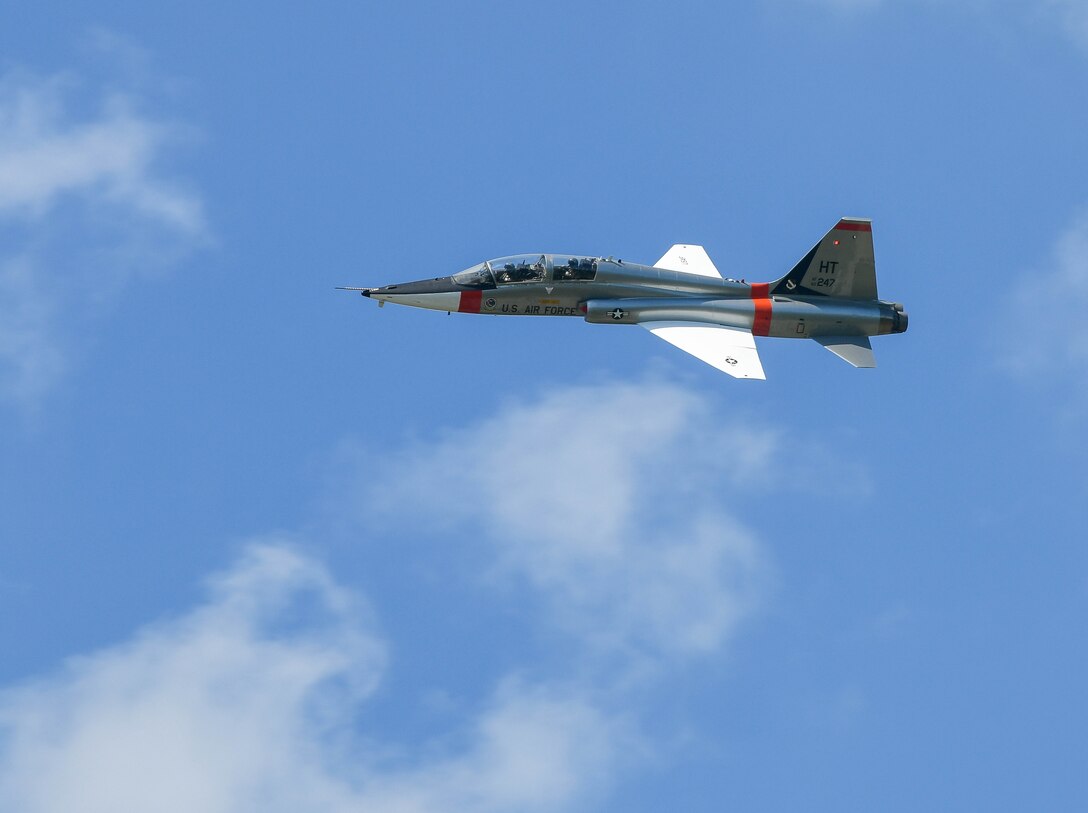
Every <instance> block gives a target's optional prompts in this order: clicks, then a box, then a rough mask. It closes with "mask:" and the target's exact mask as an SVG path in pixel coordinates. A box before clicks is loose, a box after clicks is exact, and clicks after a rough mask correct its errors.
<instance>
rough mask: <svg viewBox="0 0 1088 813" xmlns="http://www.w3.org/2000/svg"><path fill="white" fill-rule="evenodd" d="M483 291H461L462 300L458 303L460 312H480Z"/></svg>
mask: <svg viewBox="0 0 1088 813" xmlns="http://www.w3.org/2000/svg"><path fill="white" fill-rule="evenodd" d="M483 298H484V292H483V291H461V301H460V302H459V303H458V305H457V312H458V313H479V312H480V302H481V301H482V300H483Z"/></svg>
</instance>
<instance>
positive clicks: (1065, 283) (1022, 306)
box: [999, 212, 1088, 382]
mask: <svg viewBox="0 0 1088 813" xmlns="http://www.w3.org/2000/svg"><path fill="white" fill-rule="evenodd" d="M1086 309H1088V212H1084V213H1082V214H1080V215H1079V216H1078V217H1076V218H1074V220H1073V222H1072V223H1071V224H1070V225H1069V227H1068V228H1067V229H1066V231H1065V232H1064V233H1063V234H1062V235H1061V236H1060V237H1059V238H1058V240H1057V242H1056V244H1055V246H1054V248H1053V250H1052V251H1051V256H1050V258H1049V261H1048V262H1047V264H1046V265H1045V267H1043V268H1040V269H1036V270H1034V271H1032V272H1029V273H1028V274H1027V275H1026V276H1025V279H1024V281H1023V282H1022V283H1021V285H1020V286H1019V287H1018V288H1017V289H1016V290H1015V291H1014V292H1013V295H1012V301H1011V305H1010V308H1009V313H1008V314H1007V315H1006V317H1005V318H1004V319H1002V320H1000V321H1001V323H1002V324H1003V325H1006V326H1011V327H1012V328H1013V329H1012V330H1008V331H1005V332H1004V333H1003V334H1002V335H1001V337H1000V341H1001V343H1002V346H1001V347H1000V348H999V352H1000V358H1001V363H1002V365H1003V366H1006V367H1008V368H1009V369H1011V370H1012V372H1013V373H1015V374H1016V375H1017V376H1019V377H1021V378H1023V379H1025V380H1030V381H1043V380H1052V381H1058V382H1068V381H1077V382H1079V381H1080V380H1081V379H1083V377H1084V376H1085V374H1088V334H1086V333H1085V332H1084V330H1083V329H1082V328H1081V327H1080V324H1081V320H1082V315H1083V313H1084V312H1085V310H1086Z"/></svg>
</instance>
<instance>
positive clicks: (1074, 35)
mask: <svg viewBox="0 0 1088 813" xmlns="http://www.w3.org/2000/svg"><path fill="white" fill-rule="evenodd" d="M1043 8H1044V9H1046V10H1047V11H1048V12H1049V13H1050V14H1051V15H1052V16H1053V17H1054V18H1055V19H1057V21H1058V22H1059V23H1060V24H1061V26H1062V28H1063V30H1064V31H1065V33H1066V34H1067V35H1068V36H1069V37H1070V38H1071V39H1072V40H1073V41H1075V42H1077V43H1079V44H1080V45H1081V46H1082V47H1084V48H1086V49H1088V2H1085V0H1044V3H1043Z"/></svg>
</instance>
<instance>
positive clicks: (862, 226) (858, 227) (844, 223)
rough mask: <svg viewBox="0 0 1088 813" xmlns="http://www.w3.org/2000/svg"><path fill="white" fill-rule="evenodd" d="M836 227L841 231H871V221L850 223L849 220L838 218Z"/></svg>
mask: <svg viewBox="0 0 1088 813" xmlns="http://www.w3.org/2000/svg"><path fill="white" fill-rule="evenodd" d="M835 228H836V229H842V230H843V231H872V230H873V224H872V223H851V222H850V221H849V220H840V221H839V225H837V226H836V227H835Z"/></svg>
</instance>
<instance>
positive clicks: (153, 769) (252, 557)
mask: <svg viewBox="0 0 1088 813" xmlns="http://www.w3.org/2000/svg"><path fill="white" fill-rule="evenodd" d="M369 618H370V617H369V613H368V612H367V609H366V606H365V604H364V603H363V601H362V600H361V598H360V597H359V596H358V595H356V594H354V593H353V592H352V591H350V590H348V589H346V588H345V587H343V586H342V585H340V584H338V583H337V582H336V580H335V579H333V578H332V577H331V576H330V574H329V573H328V572H327V571H326V570H325V568H323V567H322V566H321V565H319V564H318V563H316V562H315V561H314V560H312V559H310V558H308V557H307V556H305V555H303V554H301V553H299V552H298V550H297V549H295V548H293V547H292V546H291V545H289V544H285V543H283V542H282V541H275V540H274V541H270V542H265V543H262V544H258V545H255V546H254V547H252V548H251V549H250V550H249V551H248V552H247V553H246V554H245V556H244V557H243V558H242V560H241V561H240V562H239V563H238V564H237V565H236V566H235V567H234V568H233V569H231V570H230V571H228V572H226V573H224V574H221V575H220V576H218V577H216V578H215V579H214V580H213V581H212V583H211V594H210V597H209V599H208V601H207V602H206V603H204V604H203V605H201V606H199V607H197V608H195V609H194V610H192V611H191V612H189V613H187V614H186V615H184V616H182V617H180V618H177V619H174V620H172V621H168V622H165V623H160V624H158V625H155V626H152V627H149V628H146V629H144V630H142V631H141V632H140V633H139V634H137V635H136V636H135V637H134V638H133V639H132V640H130V641H128V642H127V643H125V644H122V645H120V646H116V647H113V648H110V649H106V650H104V651H100V652H98V653H95V654H92V655H89V656H86V657H82V658H78V659H74V660H72V661H70V662H69V663H68V664H67V665H66V667H65V668H64V670H63V671H62V672H61V673H60V674H58V675H56V676H53V677H51V678H49V679H44V680H38V681H32V682H30V683H28V684H26V685H24V686H22V687H20V688H17V689H13V690H7V691H5V692H3V693H2V694H0V808H2V809H4V810H18V811H21V813H62V812H63V813H67V811H72V810H80V811H86V813H98V812H99V811H101V813H106V811H109V812H110V813H113V812H114V811H120V810H157V811H162V812H163V813H172V812H173V811H177V812H178V813H192V811H195V810H199V811H204V812H205V813H217V811H222V812H223V813H226V811H231V813H236V812H237V811H249V810H253V811H256V810H260V811H262V813H277V811H291V813H295V811H299V810H308V811H322V812H324V811H328V812H329V813H348V812H349V811H364V810H365V811H398V812H403V811H412V812H413V813H426V812H427V811H435V812H436V813H437V811H445V812H447V813H449V812H450V811H453V813H456V811H502V810H533V811H536V810H539V811H550V810H565V809H570V808H571V807H572V806H575V805H578V804H582V803H584V802H585V801H586V800H587V799H591V798H593V797H594V795H595V794H596V793H598V792H600V791H601V790H602V789H603V788H604V787H605V786H606V785H607V782H608V779H609V777H610V776H612V772H613V768H614V764H615V763H616V762H617V760H618V757H619V755H620V754H621V753H622V752H623V751H627V750H629V749H630V741H629V739H628V735H627V733H626V728H625V726H623V725H622V724H621V723H619V722H617V721H616V720H615V719H613V718H610V717H609V716H608V715H606V714H604V713H603V712H601V711H600V710H599V709H597V708H595V707H594V706H593V705H592V704H591V703H589V702H588V701H587V700H585V699H584V698H582V697H580V696H578V695H577V694H576V693H571V692H564V691H562V690H557V689H554V688H548V687H539V686H536V687H534V686H530V685H526V684H524V683H520V682H518V681H514V680H506V681H502V682H501V684H500V686H499V689H498V690H497V691H496V693H495V695H494V697H493V699H492V700H491V701H490V703H488V704H487V706H486V707H485V708H483V709H482V710H481V711H480V713H479V715H478V717H477V719H476V721H475V723H474V724H472V725H471V726H470V728H469V729H468V730H467V731H465V732H464V734H463V736H461V737H458V738H457V741H458V742H459V743H461V744H460V746H459V747H455V748H450V747H442V746H440V745H438V744H427V745H425V746H424V745H420V744H418V743H417V744H415V747H414V748H412V747H409V748H407V751H406V753H405V750H406V749H405V748H403V747H398V744H396V743H391V742H385V741H382V740H381V739H380V738H379V737H376V736H374V735H373V733H372V732H368V731H367V730H366V728H365V726H364V725H363V724H362V722H361V720H362V718H363V715H362V714H361V710H362V709H363V708H364V707H365V704H366V703H368V702H373V699H374V698H373V693H374V689H375V687H376V686H377V685H378V682H379V680H380V679H381V677H382V672H383V668H384V663H385V645H384V643H383V642H382V641H381V640H380V638H379V637H378V635H377V634H376V633H375V631H374V629H373V622H372V621H371V620H369ZM391 754H396V756H391Z"/></svg>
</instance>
